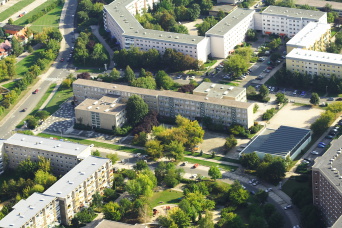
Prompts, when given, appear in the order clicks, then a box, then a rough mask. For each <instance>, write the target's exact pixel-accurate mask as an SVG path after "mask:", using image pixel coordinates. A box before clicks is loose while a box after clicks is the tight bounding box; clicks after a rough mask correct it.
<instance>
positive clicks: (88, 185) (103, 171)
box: [44, 156, 114, 225]
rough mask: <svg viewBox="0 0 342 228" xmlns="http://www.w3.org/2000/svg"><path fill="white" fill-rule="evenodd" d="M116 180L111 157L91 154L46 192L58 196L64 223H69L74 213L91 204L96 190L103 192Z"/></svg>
mask: <svg viewBox="0 0 342 228" xmlns="http://www.w3.org/2000/svg"><path fill="white" fill-rule="evenodd" d="M113 180H114V175H113V167H112V162H111V160H110V159H107V158H101V157H93V156H89V157H87V158H85V159H84V160H83V161H82V162H80V163H79V164H78V165H77V166H75V167H74V168H73V169H72V170H70V171H69V172H68V173H67V174H65V175H64V176H63V177H62V178H61V179H59V180H58V181H57V182H56V183H55V184H53V185H52V186H51V187H50V188H48V189H47V190H46V191H45V192H44V194H46V195H50V196H54V197H57V199H58V202H59V207H60V214H61V222H62V224H66V225H69V224H70V221H71V219H72V218H73V217H74V215H75V214H76V213H77V212H79V211H80V210H81V208H82V207H84V206H89V205H90V204H91V202H92V201H93V195H94V194H95V193H96V192H99V193H100V194H102V193H103V190H104V189H105V188H109V187H111V186H112V184H113Z"/></svg>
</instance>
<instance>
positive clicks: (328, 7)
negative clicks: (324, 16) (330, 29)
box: [324, 3, 332, 12]
mask: <svg viewBox="0 0 342 228" xmlns="http://www.w3.org/2000/svg"><path fill="white" fill-rule="evenodd" d="M331 11H332V5H331V4H329V3H327V4H325V6H324V12H331Z"/></svg>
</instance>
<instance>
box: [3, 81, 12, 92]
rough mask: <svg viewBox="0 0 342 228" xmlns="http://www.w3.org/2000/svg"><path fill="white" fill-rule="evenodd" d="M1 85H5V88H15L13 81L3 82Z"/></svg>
mask: <svg viewBox="0 0 342 228" xmlns="http://www.w3.org/2000/svg"><path fill="white" fill-rule="evenodd" d="M2 87H5V88H7V89H9V90H12V89H14V88H15V82H14V81H13V82H9V83H6V84H3V85H2Z"/></svg>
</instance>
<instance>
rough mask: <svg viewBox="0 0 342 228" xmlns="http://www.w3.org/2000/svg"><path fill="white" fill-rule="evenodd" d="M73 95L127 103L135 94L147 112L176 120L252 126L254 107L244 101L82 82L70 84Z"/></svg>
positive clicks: (81, 99) (80, 99) (79, 80)
mask: <svg viewBox="0 0 342 228" xmlns="http://www.w3.org/2000/svg"><path fill="white" fill-rule="evenodd" d="M73 92H74V96H75V99H76V100H75V102H76V103H80V102H82V101H83V100H85V99H87V98H91V99H100V98H101V97H102V96H104V95H106V94H109V95H117V96H120V97H121V99H122V101H123V102H126V101H127V100H128V98H129V97H130V96H131V95H133V94H136V95H139V96H140V97H141V98H142V99H143V100H144V101H145V102H146V103H147V104H148V106H149V108H150V110H155V111H157V112H158V113H159V114H160V115H162V116H167V117H175V116H176V115H178V114H180V115H182V116H184V117H186V118H189V119H191V120H195V119H198V118H203V117H210V118H212V120H213V121H214V122H216V123H220V124H223V125H225V126H229V125H230V124H233V123H236V124H241V125H243V126H244V127H246V128H249V127H251V126H253V124H254V117H253V104H252V103H247V102H240V101H234V100H229V99H222V98H217V97H209V96H202V95H194V94H186V93H179V92H173V91H169V90H165V91H158V90H150V89H143V88H137V87H132V86H126V85H119V84H112V83H104V82H98V81H90V80H84V79H78V80H76V81H75V82H74V83H73Z"/></svg>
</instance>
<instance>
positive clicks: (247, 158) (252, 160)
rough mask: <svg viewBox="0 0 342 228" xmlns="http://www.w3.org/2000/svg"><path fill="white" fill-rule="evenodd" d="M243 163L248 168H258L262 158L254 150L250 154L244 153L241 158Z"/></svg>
mask: <svg viewBox="0 0 342 228" xmlns="http://www.w3.org/2000/svg"><path fill="white" fill-rule="evenodd" d="M240 161H241V165H243V166H244V167H246V168H248V169H254V170H255V169H257V168H258V166H259V164H260V158H259V157H258V155H257V154H256V153H255V152H253V153H250V154H243V155H242V156H241V158H240Z"/></svg>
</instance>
